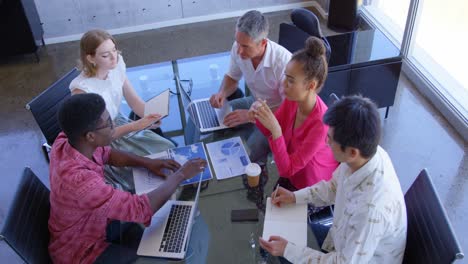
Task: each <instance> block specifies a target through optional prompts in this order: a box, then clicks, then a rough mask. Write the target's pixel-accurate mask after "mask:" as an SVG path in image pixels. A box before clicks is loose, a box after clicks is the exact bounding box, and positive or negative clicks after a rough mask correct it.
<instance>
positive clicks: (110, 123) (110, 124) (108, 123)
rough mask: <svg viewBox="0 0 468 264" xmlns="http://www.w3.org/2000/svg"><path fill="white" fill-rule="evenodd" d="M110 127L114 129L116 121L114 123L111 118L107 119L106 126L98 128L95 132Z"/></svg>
mask: <svg viewBox="0 0 468 264" xmlns="http://www.w3.org/2000/svg"><path fill="white" fill-rule="evenodd" d="M108 127H110V129H114V121H112V118H111V117H110V116H109V117H108V118H107V121H106V123H105V124H104V125H102V126H100V127H96V128H95V129H93V131H96V130H100V129H104V128H108Z"/></svg>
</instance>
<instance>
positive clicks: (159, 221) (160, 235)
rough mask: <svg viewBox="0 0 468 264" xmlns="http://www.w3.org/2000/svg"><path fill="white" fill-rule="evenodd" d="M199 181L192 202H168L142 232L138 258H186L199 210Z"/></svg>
mask: <svg viewBox="0 0 468 264" xmlns="http://www.w3.org/2000/svg"><path fill="white" fill-rule="evenodd" d="M202 178H203V177H202V176H201V175H200V180H199V181H198V188H197V194H196V195H195V201H176V200H169V201H167V202H166V204H164V206H163V207H161V208H160V209H159V210H158V211H157V212H156V213H155V214H154V215H153V218H152V220H151V225H150V226H149V227H147V228H145V231H144V232H143V236H142V237H141V241H140V245H139V246H138V250H137V255H139V256H150V257H163V258H172V259H183V258H184V257H185V253H186V252H187V249H188V244H189V242H190V233H191V231H192V225H193V224H194V219H195V216H196V214H197V210H198V199H199V196H200V186H201V181H202Z"/></svg>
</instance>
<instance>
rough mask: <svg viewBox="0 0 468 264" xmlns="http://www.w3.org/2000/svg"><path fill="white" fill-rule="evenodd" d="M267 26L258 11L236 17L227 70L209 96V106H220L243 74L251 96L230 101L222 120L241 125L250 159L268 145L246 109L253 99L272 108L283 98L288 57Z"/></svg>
mask: <svg viewBox="0 0 468 264" xmlns="http://www.w3.org/2000/svg"><path fill="white" fill-rule="evenodd" d="M268 30H269V25H268V20H267V18H266V17H265V16H264V15H263V14H262V13H260V12H259V11H256V10H252V11H249V12H247V13H245V14H244V15H243V16H242V17H240V18H239V20H238V21H237V24H236V33H235V38H236V41H235V42H234V44H233V45H232V50H231V63H230V66H229V71H228V72H227V73H226V74H225V75H224V79H223V82H222V84H221V87H220V89H219V92H218V93H216V94H213V95H212V96H211V98H210V103H211V105H212V106H213V107H216V108H220V107H222V106H223V105H224V103H226V98H227V97H229V96H230V95H232V94H233V93H234V92H235V91H236V90H237V87H238V85H239V80H240V79H241V78H242V77H244V79H245V82H246V83H247V86H248V87H249V90H250V91H251V93H252V96H248V97H244V98H239V99H235V100H232V101H230V104H231V106H232V108H233V110H234V111H233V112H231V113H229V114H228V115H227V116H226V117H225V118H224V124H225V125H226V126H228V127H237V126H239V125H244V127H243V128H242V130H243V132H242V133H241V134H242V136H243V137H246V139H247V146H248V147H249V150H250V158H251V160H252V161H258V160H259V159H261V158H262V157H265V156H266V154H267V152H268V149H269V148H268V141H267V140H266V138H265V137H264V136H263V134H262V133H261V132H260V131H259V130H258V129H257V128H256V127H255V125H253V124H249V117H248V110H249V108H250V106H251V105H252V103H253V102H254V101H256V99H263V100H266V102H267V104H268V106H270V108H272V109H276V108H277V107H278V106H279V105H280V104H281V102H282V101H283V99H284V93H283V87H282V84H281V80H282V77H283V72H284V68H285V67H286V64H287V63H288V62H289V60H290V59H291V53H290V52H289V51H288V50H286V49H285V48H284V47H282V46H280V45H278V44H277V43H275V42H273V41H271V40H269V39H268V38H267V36H268Z"/></svg>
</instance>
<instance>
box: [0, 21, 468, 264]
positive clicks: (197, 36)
mask: <svg viewBox="0 0 468 264" xmlns="http://www.w3.org/2000/svg"><path fill="white" fill-rule="evenodd" d="M268 16H269V18H270V22H271V25H272V30H271V33H270V38H271V39H272V40H275V41H276V40H277V36H278V27H277V25H278V24H279V23H280V22H284V21H288V20H289V18H288V14H287V13H286V12H277V13H271V14H269V15H268ZM234 22H235V19H224V20H219V21H211V22H203V23H196V24H191V25H183V26H176V27H169V28H164V29H157V30H151V31H145V32H139V33H131V34H124V35H120V36H117V37H116V38H117V41H118V44H119V45H118V47H119V49H121V50H122V51H123V54H124V57H125V59H126V63H127V66H128V67H132V66H138V65H143V64H148V63H156V62H163V61H169V60H172V59H178V58H186V57H193V56H199V55H204V54H210V53H216V52H222V51H227V50H229V49H230V47H231V45H232V41H233V39H234V38H233V31H234ZM324 34H326V35H330V34H333V32H332V31H330V30H328V29H326V28H324ZM78 52H79V50H78V42H69V43H63V44H55V45H48V46H46V47H44V48H41V49H40V50H39V55H40V58H41V60H40V62H39V63H37V62H36V61H35V58H34V56H33V55H25V56H20V57H15V58H9V59H3V60H0V120H3V121H2V122H1V123H0V146H1V150H2V151H1V152H0V160H1V161H2V162H1V163H0V171H3V175H2V182H3V183H2V184H1V185H0V227H2V226H3V223H4V219H5V217H6V214H7V212H8V208H9V207H10V204H11V202H12V199H13V196H14V192H15V189H16V186H17V184H18V181H19V178H20V176H21V173H22V171H23V168H24V167H25V166H29V167H31V168H32V169H33V171H34V172H35V173H36V174H37V175H38V176H39V177H40V178H41V179H42V180H43V181H44V182H45V183H46V184H48V182H49V181H48V164H47V163H46V161H45V159H44V157H43V155H42V152H41V149H40V145H41V144H42V142H44V139H43V136H42V134H41V132H40V130H39V128H38V126H37V125H36V123H35V121H34V120H33V118H32V116H31V114H30V113H29V112H28V111H27V110H25V108H24V106H25V104H26V103H27V102H28V101H30V100H31V99H32V98H33V97H34V96H36V95H37V94H39V93H40V92H41V91H43V90H44V89H46V88H47V87H48V85H50V84H51V83H52V82H54V81H55V80H57V79H58V78H59V77H60V76H62V75H63V74H65V73H66V72H68V71H69V70H70V69H71V68H72V67H73V66H75V63H76V59H77V58H78ZM381 114H382V117H383V115H384V110H381ZM383 127H384V130H383V131H384V134H383V138H382V142H381V145H382V146H383V147H384V148H385V149H386V150H387V151H388V153H389V154H390V157H391V158H392V160H393V163H394V165H395V169H396V171H397V173H398V175H399V177H400V181H401V184H402V188H403V190H404V191H406V190H407V189H408V188H409V186H410V185H411V183H412V182H413V181H414V179H415V177H416V176H417V174H418V173H419V171H420V170H421V169H422V168H427V169H428V170H429V173H430V175H431V176H432V179H433V181H434V183H435V185H436V188H437V191H438V192H439V195H440V198H441V200H442V203H443V204H444V206H445V208H446V210H447V213H448V215H449V218H450V220H451V221H452V225H453V227H454V229H455V232H456V233H457V235H458V239H459V241H460V243H461V245H462V247H463V248H465V249H466V248H468V228H467V226H466V224H465V223H466V222H467V221H468V191H467V188H468V172H467V169H468V159H467V154H466V153H467V143H466V142H464V141H463V139H462V138H461V137H460V135H458V134H457V133H456V132H455V131H454V129H453V128H452V127H451V126H450V125H449V124H448V123H447V121H446V120H445V119H444V117H442V116H441V114H440V113H439V111H438V110H437V109H435V108H434V107H433V106H432V105H431V104H430V103H429V102H428V101H427V100H426V99H424V98H423V97H422V96H421V94H420V93H419V92H418V91H417V90H416V89H415V88H414V86H413V84H412V83H411V82H409V81H408V79H407V78H406V77H405V76H404V75H402V76H401V79H400V83H399V87H398V90H397V96H396V100H395V105H394V106H393V107H391V109H390V114H389V117H388V118H387V119H386V120H384V121H383ZM0 262H3V263H6V262H8V263H21V260H20V259H19V258H18V257H17V256H16V255H15V253H14V252H13V251H12V250H11V249H9V248H8V246H6V245H5V243H4V242H0ZM462 263H468V261H464V262H462Z"/></svg>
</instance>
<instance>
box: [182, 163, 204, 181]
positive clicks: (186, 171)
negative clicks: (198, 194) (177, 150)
mask: <svg viewBox="0 0 468 264" xmlns="http://www.w3.org/2000/svg"><path fill="white" fill-rule="evenodd" d="M206 166H207V163H206V160H204V159H201V158H195V159H191V160H189V161H187V162H185V163H184V165H182V167H180V169H179V171H178V172H180V173H181V174H182V175H183V177H184V179H185V180H187V179H190V178H192V177H193V176H195V175H197V174H199V173H201V172H203V171H204V170H205V168H206Z"/></svg>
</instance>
